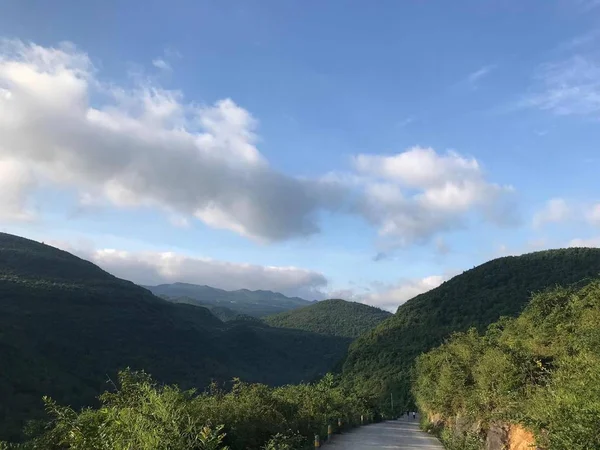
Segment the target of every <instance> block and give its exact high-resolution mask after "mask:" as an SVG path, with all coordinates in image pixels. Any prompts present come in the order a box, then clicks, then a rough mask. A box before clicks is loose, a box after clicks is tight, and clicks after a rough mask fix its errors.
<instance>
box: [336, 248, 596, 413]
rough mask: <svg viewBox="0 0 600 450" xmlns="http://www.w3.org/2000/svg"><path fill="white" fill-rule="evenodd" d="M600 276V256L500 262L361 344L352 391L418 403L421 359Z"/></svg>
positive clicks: (407, 308) (567, 254) (351, 357)
mask: <svg viewBox="0 0 600 450" xmlns="http://www.w3.org/2000/svg"><path fill="white" fill-rule="evenodd" d="M599 273H600V249H590V248H570V249H561V250H547V251H542V252H535V253H530V254H526V255H522V256H508V257H503V258H498V259H495V260H492V261H489V262H487V263H485V264H482V265H480V266H478V267H476V268H474V269H471V270H468V271H466V272H464V273H463V274H461V275H458V276H456V277H454V278H452V279H451V280H449V281H447V282H445V283H443V284H442V285H441V286H439V287H437V288H436V289H433V290H431V291H429V292H426V293H424V294H421V295H418V296H417V297H415V298H413V299H411V300H409V301H408V302H406V303H405V304H403V305H401V306H400V307H399V308H398V311H397V312H396V314H394V315H393V316H392V317H390V318H389V319H386V320H385V321H383V322H382V323H381V324H379V325H378V326H377V327H375V328H374V329H373V330H371V331H369V332H367V333H365V334H364V335H362V336H360V337H359V338H358V339H357V340H355V341H354V342H353V343H352V345H351V346H350V349H349V351H348V355H347V357H346V360H345V361H344V363H343V369H342V370H343V375H344V378H345V380H346V381H347V382H348V383H351V384H353V385H356V386H359V387H360V388H361V389H362V390H364V391H365V392H370V393H374V392H378V393H379V394H381V396H382V398H385V399H389V392H390V391H392V392H394V393H395V398H396V405H399V406H400V407H403V406H404V405H406V404H407V403H410V402H411V399H410V396H409V391H410V377H411V368H412V367H413V364H414V361H415V358H416V357H417V356H419V354H421V353H422V352H425V351H428V350H430V349H432V348H434V347H436V346H438V345H440V344H441V343H442V342H443V340H444V339H445V338H446V337H448V336H449V335H450V334H451V333H452V332H455V331H465V330H467V329H469V328H470V327H475V328H476V329H477V330H480V331H482V330H485V328H486V327H487V326H488V325H489V324H491V323H492V322H495V321H496V320H498V319H499V318H500V317H501V316H516V315H518V314H519V313H520V312H521V311H522V309H523V307H524V306H525V304H526V303H527V301H528V299H529V297H530V295H531V293H533V292H537V291H540V290H543V289H546V288H549V287H553V286H556V285H563V286H566V285H570V284H572V283H575V282H578V281H580V280H582V279H585V278H588V277H595V276H597V275H598V274H599Z"/></svg>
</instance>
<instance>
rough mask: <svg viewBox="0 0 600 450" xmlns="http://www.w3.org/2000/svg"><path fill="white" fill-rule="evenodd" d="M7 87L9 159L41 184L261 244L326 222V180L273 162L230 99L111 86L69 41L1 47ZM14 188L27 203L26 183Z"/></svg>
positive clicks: (1, 110)
mask: <svg viewBox="0 0 600 450" xmlns="http://www.w3.org/2000/svg"><path fill="white" fill-rule="evenodd" d="M0 87H2V89H3V90H4V91H6V92H8V93H9V94H10V95H3V96H2V97H0V160H5V159H6V158H12V159H13V160H14V161H15V163H16V164H20V165H22V166H23V167H27V168H28V170H30V171H31V173H33V174H35V179H36V180H38V181H40V182H43V183H46V184H49V185H56V186H62V187H70V188H73V189H76V190H79V191H83V192H85V193H86V194H87V195H89V196H93V197H96V198H104V199H105V200H106V201H108V202H109V203H111V204H112V205H113V206H117V207H123V208H131V207H140V206H145V207H154V208H159V209H162V210H164V211H165V212H166V213H168V214H169V215H180V216H184V217H191V216H195V217H197V218H199V219H200V220H204V221H206V222H207V223H209V224H210V225H212V226H217V227H220V228H227V229H231V230H234V231H236V232H238V233H240V234H243V235H245V236H248V237H251V238H255V239H258V240H263V241H270V240H280V239H286V238H289V237H293V236H298V235H306V234H309V233H312V232H314V231H316V230H317V228H318V227H317V225H316V222H315V218H314V215H315V212H316V210H318V208H319V207H321V206H322V205H321V204H320V198H321V197H320V196H319V195H318V194H319V190H322V191H325V190H326V188H327V186H325V185H323V186H316V183H314V182H312V183H311V182H307V181H301V180H298V179H295V178H291V177H288V176H285V175H282V174H280V173H278V172H276V171H274V170H273V169H271V168H270V167H269V165H268V163H267V162H266V161H265V160H264V158H263V157H262V155H261V154H260V152H259V151H258V149H257V148H256V146H255V143H256V140H257V138H256V135H255V132H254V130H255V128H256V125H257V121H256V120H255V119H254V118H253V117H252V115H251V114H250V113H249V112H248V111H246V110H244V109H243V108H241V107H239V106H238V105H236V104H235V103H234V102H233V101H232V100H230V99H224V100H220V101H218V102H216V103H215V104H214V105H212V106H197V105H194V104H190V103H184V101H183V94H182V93H180V92H178V91H169V90H164V89H162V88H160V87H159V86H154V85H149V84H142V85H136V86H133V87H132V88H129V89H128V88H126V87H122V86H115V85H110V84H103V83H102V82H101V81H100V80H99V79H98V78H97V77H96V70H95V68H94V67H93V66H92V64H91V62H90V60H89V58H88V57H87V55H85V54H84V53H81V52H79V51H77V50H76V49H75V48H74V46H73V45H72V44H70V45H64V46H61V47H59V48H45V47H40V46H36V45H33V44H30V45H29V44H24V43H22V42H19V41H4V42H3V45H2V47H0ZM92 97H95V98H97V99H98V101H101V103H99V104H97V105H96V104H94V105H93V104H92V103H91V101H90V98H92ZM12 189H13V190H14V192H13V194H12V196H13V197H14V198H15V199H21V197H26V196H27V193H28V189H29V184H28V183H21V185H19V184H13V186H12ZM322 194H323V196H326V195H327V193H326V192H323V193H322ZM13 203H16V202H14V201H13Z"/></svg>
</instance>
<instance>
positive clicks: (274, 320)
mask: <svg viewBox="0 0 600 450" xmlns="http://www.w3.org/2000/svg"><path fill="white" fill-rule="evenodd" d="M390 316H391V314H390V313H389V312H387V311H383V310H381V309H379V308H375V307H373V306H368V305H363V304H362V303H355V302H347V301H344V300H324V301H322V302H317V303H314V304H312V305H310V306H305V307H303V308H299V309H294V310H293V311H288V312H284V313H280V314H276V315H274V316H268V317H265V319H264V321H265V322H266V323H268V324H269V325H271V326H273V327H282V328H294V329H297V330H305V331H312V332H314V333H321V334H330V335H333V336H344V337H350V338H356V337H358V336H359V335H361V334H362V333H364V332H365V331H368V330H370V329H371V328H373V327H375V326H376V325H377V324H378V323H380V322H381V321H382V320H384V319H386V318H388V317H390Z"/></svg>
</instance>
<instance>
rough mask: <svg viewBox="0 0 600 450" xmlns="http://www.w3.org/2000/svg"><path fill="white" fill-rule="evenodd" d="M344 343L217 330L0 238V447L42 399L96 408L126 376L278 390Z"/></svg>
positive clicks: (203, 317)
mask: <svg viewBox="0 0 600 450" xmlns="http://www.w3.org/2000/svg"><path fill="white" fill-rule="evenodd" d="M349 341H350V340H349V339H344V338H338V337H333V336H323V335H319V334H314V333H307V332H302V331H297V330H288V329H279V328H271V327H268V326H266V325H264V324H262V323H254V322H251V321H237V320H236V321H233V322H229V323H226V324H225V323H223V322H221V321H220V320H219V319H217V318H216V317H215V316H213V315H212V314H211V313H210V312H209V311H208V310H207V309H205V308H201V307H197V306H192V305H187V304H175V303H171V302H168V301H165V300H162V299H160V298H158V297H155V296H154V295H152V294H151V293H150V292H149V291H148V290H146V289H144V288H141V287H139V286H136V285H135V284H133V283H131V282H128V281H124V280H121V279H118V278H116V277H114V276H112V275H110V274H108V273H106V272H104V271H103V270H101V269H100V268H98V267H97V266H95V265H94V264H92V263H90V262H88V261H85V260H82V259H80V258H77V257H75V256H73V255H71V254H69V253H67V252H64V251H62V250H58V249H56V248H53V247H50V246H48V245H43V244H40V243H38V242H35V241H31V240H27V239H23V238H20V237H16V236H12V235H8V234H4V233H0V367H1V368H2V370H0V399H2V400H1V401H0V430H1V431H0V438H14V437H16V434H17V432H18V430H20V429H21V426H22V421H23V420H25V419H30V418H34V417H38V416H40V414H41V412H42V401H41V398H42V396H43V395H49V396H51V397H52V398H54V399H55V400H57V401H58V402H59V403H62V404H70V405H72V406H74V407H79V406H82V405H86V404H94V402H95V397H96V396H97V395H98V394H99V393H100V392H103V391H104V390H106V389H107V386H109V385H110V383H109V384H107V381H108V379H109V377H111V378H113V377H114V376H115V374H116V372H117V371H118V370H119V369H123V368H125V367H131V368H132V369H144V370H146V371H148V372H150V373H152V374H153V375H154V376H155V377H156V378H157V380H158V381H160V382H166V383H177V384H178V385H180V386H181V387H182V388H189V387H200V388H202V387H204V386H206V385H207V384H208V383H209V382H210V381H211V379H216V380H221V381H226V380H230V379H231V378H232V377H240V378H242V379H243V380H247V381H257V382H264V383H267V384H272V385H280V384H285V383H295V382H299V381H301V380H312V379H314V378H315V377H318V376H320V375H323V374H324V373H325V372H326V371H327V370H329V369H330V368H331V367H332V366H333V365H334V364H335V363H336V361H338V360H339V359H340V358H341V357H342V356H343V354H344V353H345V351H346V349H347V347H348V343H349Z"/></svg>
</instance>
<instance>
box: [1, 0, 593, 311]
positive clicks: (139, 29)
mask: <svg viewBox="0 0 600 450" xmlns="http://www.w3.org/2000/svg"><path fill="white" fill-rule="evenodd" d="M0 39H1V40H0V230H1V231H4V232H8V233H13V234H17V235H20V236H25V237H28V238H31V239H35V240H38V241H43V242H46V243H48V244H51V245H55V246H57V247H60V248H63V249H65V250H68V251H71V252H73V253H75V254H77V255H79V256H82V257H84V258H86V259H89V260H92V261H93V262H95V263H96V264H98V265H99V266H100V267H102V268H104V269H105V270H108V271H109V272H111V273H113V274H115V275H117V276H120V277H122V278H126V279H130V280H132V281H134V282H137V283H142V284H158V283H167V282H175V281H181V282H189V283H197V284H207V285H210V286H215V287H219V288H223V289H241V288H247V289H269V290H274V291H279V292H282V293H284V294H286V295H297V296H301V297H304V298H307V299H311V300H312V299H324V298H329V297H341V298H345V299H348V300H355V301H360V302H364V303H367V304H371V305H375V306H379V307H382V308H385V309H389V310H392V311H393V310H395V309H396V308H397V306H398V305H399V304H401V303H403V302H405V301H406V300H408V299H410V298H411V297H413V296H414V295H417V294H419V293H421V292H425V291H426V290H428V289H431V288H434V287H436V286H437V285H439V284H440V283H442V282H443V281H444V280H446V279H448V278H450V277H452V276H454V275H456V274H459V273H461V272H463V271H464V270H468V269H470V268H472V267H474V266H477V265H479V264H481V263H483V262H485V261H487V260H490V259H493V258H496V257H500V256H506V255H518V254H522V253H526V252H530V251H536V250H541V249H547V248H558V247H568V246H600V177H598V175H597V174H598V168H599V165H600V148H599V147H600V145H599V144H600V122H599V119H600V50H599V49H600V1H598V0H555V1H552V0H529V1H527V2H524V1H522V0H461V1H455V2H448V1H441V0H440V1H434V0H431V1H425V0H403V1H400V0H394V1H391V0H389V1H388V0H380V1H377V2H369V1H361V0H343V1H342V0H328V1H316V0H298V1H296V0H244V1H233V0H222V1H218V2H217V1H205V0H171V1H168V2H167V1H158V0H143V1H142V0H129V1H127V2H122V1H119V0H103V1H87V2H81V1H79V0H55V1H53V2H47V1H44V0H5V1H2V2H0Z"/></svg>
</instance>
